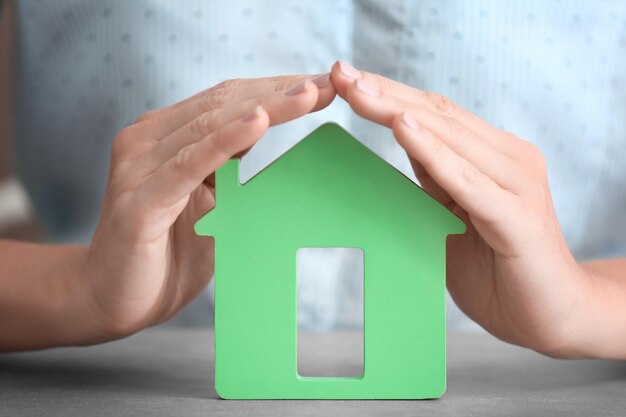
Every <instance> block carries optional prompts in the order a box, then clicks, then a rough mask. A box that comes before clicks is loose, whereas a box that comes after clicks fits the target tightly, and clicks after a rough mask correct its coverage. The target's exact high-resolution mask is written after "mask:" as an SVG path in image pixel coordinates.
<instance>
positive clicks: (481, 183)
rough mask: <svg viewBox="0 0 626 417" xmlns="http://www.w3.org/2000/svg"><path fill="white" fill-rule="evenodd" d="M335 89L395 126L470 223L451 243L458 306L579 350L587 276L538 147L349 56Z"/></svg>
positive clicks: (501, 331) (502, 333)
mask: <svg viewBox="0 0 626 417" xmlns="http://www.w3.org/2000/svg"><path fill="white" fill-rule="evenodd" d="M331 79H332V81H333V84H334V86H335V89H336V90H337V93H338V94H339V95H340V96H341V97H342V98H344V99H345V100H346V101H347V102H348V103H349V104H350V106H351V107H352V109H353V110H354V111H355V112H356V113H357V114H359V115H360V116H362V117H364V118H366V119H369V120H371V121H373V122H376V123H379V124H381V125H384V126H387V127H389V128H391V129H392V130H393V134H394V136H395V137H396V139H397V141H398V142H399V144H400V145H401V146H402V147H403V148H404V149H405V151H406V152H407V155H408V157H409V159H410V161H411V164H412V167H413V169H414V171H415V174H416V176H417V178H418V180H419V181H420V184H421V185H422V187H423V188H424V189H425V190H426V191H427V192H428V193H429V194H431V195H432V196H433V197H434V198H436V199H437V200H438V201H439V202H440V203H441V204H443V205H445V206H446V207H448V208H449V209H450V210H452V212H454V213H455V214H456V215H458V216H459V217H460V218H462V219H463V220H464V221H465V223H466V224H467V233H466V234H464V235H452V236H449V238H448V242H447V248H448V251H447V286H448V290H449V291H450V294H451V295H452V297H453V299H454V300H455V302H456V303H457V305H458V306H459V307H460V308H461V309H462V310H463V311H464V312H465V313H466V314H467V315H468V316H469V317H470V318H472V319H473V320H475V321H476V322H477V323H479V324H480V325H481V326H482V327H484V328H485V329H486V330H487V331H489V332H490V333H492V334H494V335H495V336H497V337H498V338H500V339H503V340H505V341H508V342H511V343H515V344H518V345H522V346H527V347H530V348H533V349H535V350H538V351H540V352H543V353H545V354H548V355H552V356H560V357H571V356H581V355H584V352H582V350H581V346H582V345H583V343H582V341H581V340H582V338H583V335H582V333H583V330H582V329H583V327H584V326H583V325H582V323H584V322H585V315H586V313H585V306H586V305H588V304H589V303H586V301H585V297H588V296H589V294H591V293H592V291H591V289H590V288H591V287H590V285H591V284H590V279H589V276H588V275H587V274H586V273H585V272H584V271H583V269H582V268H581V267H580V266H579V265H578V264H577V262H576V261H575V259H574V258H573V256H572V254H571V252H570V250H569V249H568V247H567V245H566V243H565V240H564V238H563V235H562V233H561V230H560V227H559V224H558V221H557V218H556V215H555V212H554V208H553V204H552V198H551V194H550V190H549V187H548V180H547V174H546V163H545V161H544V158H543V156H542V154H541V152H540V151H539V149H538V148H537V147H535V146H534V145H532V144H530V143H529V142H525V141H523V140H522V139H519V138H517V137H515V136H514V135H513V134H511V133H508V132H505V131H502V130H500V129H497V128H495V127H493V126H490V125H489V124H488V123H486V122H485V121H483V120H481V119H480V118H478V117H477V116H475V115H473V114H471V113H470V112H468V111H466V110H464V109H462V108H460V107H459V106H457V105H455V104H454V103H452V102H451V101H450V100H449V99H447V98H446V97H443V96H441V95H438V94H434V93H428V92H424V91H421V90H418V89H415V88H411V87H409V86H407V85H404V84H401V83H398V82H395V81H392V80H389V79H387V78H384V77H382V76H379V75H375V74H371V73H367V72H364V71H359V70H357V69H355V68H353V67H351V66H349V65H347V64H345V63H343V62H338V63H336V64H335V65H334V66H333V70H332V72H331Z"/></svg>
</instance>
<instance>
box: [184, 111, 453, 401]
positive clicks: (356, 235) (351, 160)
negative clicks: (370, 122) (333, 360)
mask: <svg viewBox="0 0 626 417" xmlns="http://www.w3.org/2000/svg"><path fill="white" fill-rule="evenodd" d="M216 193H217V194H216V202H217V203H216V207H215V208H214V209H213V210H212V211H211V212H209V213H208V214H207V215H205V216H204V217H203V218H201V219H200V220H199V221H198V222H197V223H196V225H195V230H196V233H197V234H198V235H203V236H214V237H215V252H216V253H215V387H216V390H217V392H218V394H219V395H220V396H221V397H222V398H229V399H261V398H278V399H281V398H283V399H289V398H326V399H339V398H346V399H358V398H390V399H393V398H398V399H400V398H406V399H411V398H435V397H439V396H441V395H442V394H443V392H444V391H445V386H446V365H445V239H446V236H447V235H448V234H457V233H463V232H464V231H465V225H464V223H463V222H462V221H461V220H460V219H459V218H458V217H456V216H455V215H453V214H452V213H451V212H450V211H448V210H447V209H446V208H444V207H442V206H441V205H440V204H439V203H437V202H436V201H435V200H434V199H433V198H432V197H430V196H429V195H428V194H426V193H425V192H424V191H423V190H422V189H421V188H419V187H418V186H417V185H415V184H414V183H413V182H412V181H410V180H409V179H408V178H406V177H405V176H404V175H402V174H401V173H400V172H399V171H397V170H396V169H395V168H393V167H392V166H391V165H389V164H388V163H386V162H385V161H384V160H382V159H380V158H379V157H378V156H376V155H375V154H374V153H372V152H371V151H370V150H369V149H367V148H366V147H364V146H363V145H361V144H360V143H359V142H358V141H357V140H356V139H354V138H353V137H352V136H351V135H350V134H349V133H348V132H346V131H345V130H343V129H342V128H341V127H340V126H338V125H336V124H331V123H327V124H324V125H322V126H320V127H319V128H318V129H316V130H315V131H314V132H313V133H311V134H310V135H309V136H307V137H306V138H305V139H303V140H302V141H301V142H299V143H298V144H297V145H296V146H294V147H293V148H292V149H290V150H289V151H288V152H287V153H285V154H284V155H283V156H281V157H280V158H278V159H277V160H276V161H275V162H274V163H272V164H271V165H270V166H269V167H267V168H265V169H264V170H263V171H261V172H260V173H259V174H257V175H256V176H255V177H253V178H252V179H251V180H249V181H248V182H247V183H245V184H243V185H242V184H240V182H239V160H231V161H229V162H228V163H227V164H225V165H224V166H223V167H222V168H220V169H219V170H218V171H217V173H216ZM303 247H308V248H314V247H355V248H361V249H362V250H363V253H364V278H363V279H364V282H363V286H364V294H363V297H364V299H363V320H364V325H363V338H364V364H363V365H364V366H363V368H364V369H363V376H362V377H354V378H352V377H347V378H315V377H301V376H299V375H298V374H297V363H296V361H297V349H296V340H297V318H296V252H297V250H298V249H299V248H303Z"/></svg>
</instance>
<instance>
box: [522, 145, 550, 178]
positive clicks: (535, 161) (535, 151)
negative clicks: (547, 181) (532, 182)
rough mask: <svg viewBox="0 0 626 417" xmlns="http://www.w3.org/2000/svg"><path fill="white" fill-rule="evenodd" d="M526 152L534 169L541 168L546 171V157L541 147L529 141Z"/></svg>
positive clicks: (541, 170) (542, 171)
mask: <svg viewBox="0 0 626 417" xmlns="http://www.w3.org/2000/svg"><path fill="white" fill-rule="evenodd" d="M525 153H526V155H527V158H528V159H529V161H530V163H531V164H532V167H533V168H534V169H536V170H539V171H540V172H541V173H544V172H545V171H546V158H545V157H544V155H543V152H541V149H539V147H537V146H536V145H534V144H532V143H530V142H527V145H526V150H525Z"/></svg>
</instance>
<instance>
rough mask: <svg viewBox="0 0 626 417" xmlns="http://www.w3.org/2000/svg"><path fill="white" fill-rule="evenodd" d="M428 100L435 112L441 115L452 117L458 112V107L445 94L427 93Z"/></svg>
mask: <svg viewBox="0 0 626 417" xmlns="http://www.w3.org/2000/svg"><path fill="white" fill-rule="evenodd" d="M426 99H427V100H428V102H429V103H430V105H431V106H432V107H433V109H434V110H435V111H437V112H438V113H440V114H444V115H450V114H454V113H455V112H456V110H457V105H456V104H455V103H454V102H453V101H452V100H450V99H449V98H448V97H446V96H444V95H443V94H439V93H433V92H430V91H429V92H426Z"/></svg>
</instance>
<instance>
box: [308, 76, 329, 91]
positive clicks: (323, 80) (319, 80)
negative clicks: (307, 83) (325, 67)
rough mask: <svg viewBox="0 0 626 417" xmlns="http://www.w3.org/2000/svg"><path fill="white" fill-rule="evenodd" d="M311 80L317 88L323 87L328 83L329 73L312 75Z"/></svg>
mask: <svg viewBox="0 0 626 417" xmlns="http://www.w3.org/2000/svg"><path fill="white" fill-rule="evenodd" d="M311 81H313V83H314V84H315V85H316V86H317V88H325V87H328V86H329V85H330V73H328V72H327V73H326V74H321V75H318V76H317V77H314V78H313V79H312V80H311Z"/></svg>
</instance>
